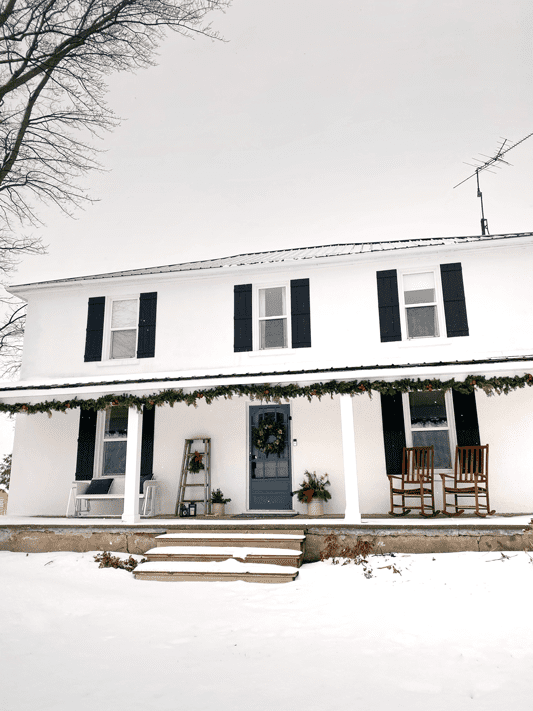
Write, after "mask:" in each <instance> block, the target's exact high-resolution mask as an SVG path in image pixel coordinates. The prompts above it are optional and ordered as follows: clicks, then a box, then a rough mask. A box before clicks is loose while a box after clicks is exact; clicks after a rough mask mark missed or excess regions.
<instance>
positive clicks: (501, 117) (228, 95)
mask: <svg viewBox="0 0 533 711" xmlns="http://www.w3.org/2000/svg"><path fill="white" fill-rule="evenodd" d="M211 19H212V23H213V26H214V28H216V29H218V30H220V32H221V33H222V34H223V36H224V37H225V39H226V42H213V41H210V40H208V39H206V38H204V37H198V38H196V39H195V40H187V39H184V38H183V37H181V36H179V35H176V34H173V33H170V34H169V35H168V37H167V39H166V41H165V42H164V44H163V45H162V46H161V48H160V56H159V59H158V66H156V67H153V68H150V69H148V70H144V71H140V72H138V73H137V74H121V75H116V76H114V77H112V78H111V80H110V83H109V87H110V90H109V95H108V100H109V103H110V105H111V106H112V108H113V109H114V111H115V112H116V114H117V115H119V116H121V117H122V118H123V119H124V121H123V123H122V124H121V126H120V127H119V128H117V129H116V130H115V131H114V133H112V134H108V135H106V136H105V139H104V141H103V142H101V148H102V149H104V150H105V151H106V152H105V153H103V154H102V155H101V158H100V159H101V162H102V164H103V165H104V167H105V168H106V169H107V171H108V172H106V173H104V174H92V175H91V176H88V177H87V178H86V179H85V181H84V184H85V185H86V186H87V187H88V189H89V192H90V193H91V195H92V196H93V197H95V198H97V199H98V200H99V202H97V203H95V204H94V205H91V206H89V207H87V208H86V209H85V210H84V211H79V212H78V213H77V215H76V219H75V220H72V219H70V218H67V217H63V216H62V215H61V214H60V213H58V212H57V209H56V208H54V209H52V208H50V209H41V211H40V215H41V217H42V218H43V220H44V221H45V222H46V226H45V227H43V228H42V229H40V230H34V231H33V233H34V234H39V235H41V236H42V238H43V241H44V242H45V243H46V244H47V245H48V255H47V256H45V257H42V256H38V257H27V258H25V259H24V261H23V263H22V265H21V267H20V269H19V272H18V274H16V275H15V278H14V280H13V281H14V282H15V283H24V282H28V281H39V280H44V279H50V278H59V277H67V276H74V275H78V274H80V275H81V274H91V273H97V272H102V271H111V270H120V269H126V268H136V267H144V266H150V265H157V264H172V263H177V262H183V261H189V260H194V259H209V258H211V257H219V256H224V255H230V254H238V253H242V252H254V251H261V250H264V249H280V248H283V247H298V246H306V245H316V244H332V243H338V242H361V241H377V240H389V239H399V238H409V237H436V236H451V235H471V234H479V233H480V222H479V219H480V210H479V200H478V199H477V197H476V187H475V179H472V180H470V181H469V182H467V183H465V184H464V185H461V186H460V187H458V188H456V189H453V186H454V185H455V184H456V183H458V182H460V181H461V180H462V179H464V178H466V177H467V176H468V175H469V174H471V173H472V169H471V168H470V167H469V166H468V165H465V161H466V162H471V159H472V158H474V157H475V156H476V155H479V154H485V155H486V156H490V155H493V154H494V153H495V152H496V151H497V149H498V146H499V143H500V141H501V138H500V137H503V138H507V139H509V142H510V143H509V145H511V144H512V143H514V142H516V141H519V140H520V139H521V138H523V137H524V136H526V135H527V134H528V133H530V132H532V131H533V111H532V108H533V91H532V89H533V82H532V78H533V51H532V50H533V6H532V3H531V0H444V2H428V0H380V2H376V1H375V0H362V1H361V0H330V2H327V3H324V2H323V0H320V1H319V0H268V2H265V1H264V0H234V2H233V5H232V6H231V7H230V9H229V10H228V11H227V13H226V14H220V13H217V14H213V15H212V17H211ZM479 157H480V158H482V156H479ZM507 158H508V160H509V161H510V162H511V163H512V164H513V165H512V167H510V166H505V167H503V168H502V169H501V170H499V171H498V172H497V174H495V175H494V174H490V173H488V172H485V173H483V174H482V176H481V188H482V190H483V196H484V201H485V211H486V217H487V218H488V221H489V228H490V231H491V233H493V234H497V233H502V232H516V231H530V230H533V195H532V191H531V185H532V178H533V137H531V139H529V140H528V141H526V142H525V143H523V144H522V145H520V146H517V147H516V148H515V149H514V150H513V151H512V152H510V153H509V155H508V156H507ZM482 159H483V160H484V158H482Z"/></svg>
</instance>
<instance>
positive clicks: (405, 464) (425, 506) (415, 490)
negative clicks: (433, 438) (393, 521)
mask: <svg viewBox="0 0 533 711" xmlns="http://www.w3.org/2000/svg"><path fill="white" fill-rule="evenodd" d="M433 461H434V448H433V445H431V447H404V448H403V456H402V473H401V475H400V474H388V477H389V482H390V504H391V510H390V511H389V514H390V515H391V516H407V514H408V513H410V512H411V511H412V510H415V511H420V515H421V516H424V517H426V518H427V517H429V516H436V515H437V514H438V513H439V512H438V511H436V510H435V495H434V492H433V479H434V476H435V472H434V464H433ZM398 496H399V497H401V503H394V497H398ZM406 499H419V500H420V505H419V506H410V507H409V508H407V506H406V504H405V500H406ZM396 508H400V509H401V511H400V512H396V511H395V510H394V509H396Z"/></svg>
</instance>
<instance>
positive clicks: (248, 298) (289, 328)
mask: <svg viewBox="0 0 533 711" xmlns="http://www.w3.org/2000/svg"><path fill="white" fill-rule="evenodd" d="M233 336H234V339H233V350H234V352H235V353H242V352H245V351H254V350H255V351H265V350H272V351H273V350H279V349H281V348H291V347H292V348H311V305H310V295H309V279H291V281H290V284H289V283H285V284H281V285H279V284H278V285H272V286H268V287H267V286H264V285H258V286H254V285H253V284H236V285H235V286H234V287H233Z"/></svg>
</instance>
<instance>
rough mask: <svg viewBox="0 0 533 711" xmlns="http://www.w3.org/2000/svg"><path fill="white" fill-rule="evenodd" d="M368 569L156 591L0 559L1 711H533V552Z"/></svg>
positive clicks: (318, 570)
mask: <svg viewBox="0 0 533 711" xmlns="http://www.w3.org/2000/svg"><path fill="white" fill-rule="evenodd" d="M369 562H370V566H371V569H372V573H373V577H371V578H366V577H365V576H364V570H363V567H362V566H354V565H346V566H342V565H331V564H329V563H313V564H308V565H304V566H303V567H302V568H301V571H300V575H299V577H298V578H297V579H296V581H295V582H294V583H288V584H284V585H261V584H253V583H240V582H237V583H235V582H234V583H196V582H190V583H158V582H145V581H139V580H135V579H134V578H133V576H132V575H131V574H130V573H127V572H126V571H122V570H115V569H99V568H98V565H97V563H95V562H94V553H38V554H29V555H26V554H25V553H8V552H0V594H1V599H2V605H1V612H0V650H1V651H0V669H1V670H2V675H1V682H0V709H1V710H2V711H48V710H50V711H52V710H53V711H67V710H68V711H89V710H90V711H95V710H96V711H111V710H113V711H123V710H126V709H127V710H128V711H130V710H132V711H136V710H137V709H139V711H140V710H141V709H142V710H143V711H147V710H149V711H151V710H152V709H153V710H157V711H167V709H168V710H169V711H170V710H171V711H176V709H187V710H190V711H203V710H204V709H205V710H206V711H207V710H208V709H209V711H213V710H214V709H220V710H222V711H241V709H242V711H255V710H257V711H259V710H260V711H267V710H268V711H271V710H273V709H277V710H279V711H286V710H289V709H290V710H291V711H304V710H305V711H313V710H315V709H316V710H317V711H318V710H320V711H324V710H328V711H341V710H342V711H344V710H345V709H346V710H347V711H348V710H349V711H352V709H357V710H358V709H361V710H363V709H364V710H365V711H367V710H368V711H374V710H378V711H381V710H382V709H383V710H388V709H395V710H400V711H402V710H403V709H406V710H407V709H408V710H409V711H417V710H418V709H420V710H423V711H440V709H442V710H446V711H450V710H452V709H453V711H462V710H463V709H469V710H470V709H475V710H477V709H494V710H496V709H497V710H498V711H500V710H501V709H502V708H504V709H508V710H509V711H531V709H532V708H533V674H532V671H533V614H532V612H531V610H532V602H531V600H532V592H531V591H532V589H533V557H530V554H527V553H506V554H503V555H502V554H501V553H449V554H434V555H433V554H428V555H410V556H409V555H397V556H395V557H389V556H371V557H370V558H369Z"/></svg>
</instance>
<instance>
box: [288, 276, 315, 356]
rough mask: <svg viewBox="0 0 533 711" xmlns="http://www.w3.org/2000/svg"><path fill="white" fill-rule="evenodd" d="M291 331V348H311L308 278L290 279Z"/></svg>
mask: <svg viewBox="0 0 533 711" xmlns="http://www.w3.org/2000/svg"><path fill="white" fill-rule="evenodd" d="M291 332H292V347H293V348H311V305H310V301H309V279H292V280H291Z"/></svg>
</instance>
